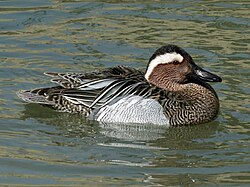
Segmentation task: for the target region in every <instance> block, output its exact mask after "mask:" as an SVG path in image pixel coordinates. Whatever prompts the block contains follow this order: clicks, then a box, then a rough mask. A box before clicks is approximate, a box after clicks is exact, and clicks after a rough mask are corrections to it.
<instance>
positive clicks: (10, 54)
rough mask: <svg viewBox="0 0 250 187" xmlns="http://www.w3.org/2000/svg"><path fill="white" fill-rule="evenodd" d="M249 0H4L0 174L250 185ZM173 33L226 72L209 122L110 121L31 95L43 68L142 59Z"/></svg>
mask: <svg viewBox="0 0 250 187" xmlns="http://www.w3.org/2000/svg"><path fill="white" fill-rule="evenodd" d="M249 12H250V3H249V2H248V1H236V0H235V1H217V0H209V1H184V0H183V1H178V2H176V1H167V2H166V1H123V3H119V1H116V0H113V1H108V0H103V1H100V2H96V1H89V2H85V1H80V0H77V1H76V0H67V1H55V0H50V1H49V0H44V1H39V0H29V1H28V0H26V1H22V2H20V1H18V0H7V1H3V0H0V75H1V76H0V79H1V82H0V109H1V110H0V123H1V125H0V133H1V135H0V150H1V151H0V185H9V186H16V185H23V186H27V185H47V186H53V185H54V186H79V185H81V186H83V185H86V186H91V185H93V186H217V185H220V186H228V185H231V186H249V184H250V169H249V168H250V157H249V156H250V149H249V146H250V144H249V141H250V139H249V134H250V132H249V122H250V117H249V116H250V115H249V114H250V109H249V108H250V99H249V93H250V83H249V82H250V80H249V75H250V73H249V70H250V63H249V62H250V60H249V59H250V55H249V51H250V39H249V34H250V27H249V25H250V14H249ZM167 43H174V44H177V45H179V46H181V47H183V48H185V49H186V50H187V51H188V52H189V53H190V54H191V55H192V56H193V58H194V59H195V61H196V63H197V64H199V65H200V66H201V67H204V68H206V69H208V70H209V71H211V72H214V73H216V74H219V75H220V76H221V77H222V78H223V82H222V83H218V84H213V87H214V88H215V90H216V91H217V93H218V95H219V97H220V101H221V110H220V114H219V116H218V118H217V119H216V120H215V121H213V122H211V123H209V124H203V125H196V126H188V127H176V128H170V129H167V128H164V127H157V126H142V125H137V126H136V125H132V124H128V125H118V124H117V125H113V126H110V125H105V124H98V123H97V122H94V121H87V120H85V119H83V118H80V117H79V116H78V115H70V114H65V113H58V112H54V111H52V110H50V109H48V108H44V107H41V106H39V105H27V104H25V103H24V102H22V101H21V100H20V99H18V98H17V96H16V95H15V92H16V91H18V90H19V89H30V88H34V87H43V86H49V85H52V84H51V83H49V78H47V77H46V76H44V75H43V72H46V71H56V72H66V71H70V72H82V71H91V70H94V69H97V68H100V69H102V68H105V67H110V66H114V65H117V64H120V65H128V66H132V67H135V68H142V69H143V68H145V67H146V65H147V61H148V58H149V57H150V56H151V54H152V53H153V52H154V50H155V49H157V48H158V47H160V46H162V45H165V44H167Z"/></svg>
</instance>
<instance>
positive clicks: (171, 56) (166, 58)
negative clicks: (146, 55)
mask: <svg viewBox="0 0 250 187" xmlns="http://www.w3.org/2000/svg"><path fill="white" fill-rule="evenodd" d="M183 59H184V58H183V56H181V55H180V54H178V53H176V52H174V53H165V54H164V55H160V56H157V57H156V58H155V59H153V60H152V61H151V62H150V63H149V65H148V69H147V72H146V74H145V78H146V79H147V80H148V79H149V76H150V75H151V73H152V72H153V70H154V68H155V67H156V66H158V65H159V64H168V63H171V62H173V61H176V60H177V61H179V62H182V61H183Z"/></svg>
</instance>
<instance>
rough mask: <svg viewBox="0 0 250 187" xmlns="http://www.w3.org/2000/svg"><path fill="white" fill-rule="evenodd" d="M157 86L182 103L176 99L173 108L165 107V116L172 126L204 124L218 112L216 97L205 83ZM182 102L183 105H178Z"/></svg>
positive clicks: (168, 83) (169, 83)
mask: <svg viewBox="0 0 250 187" xmlns="http://www.w3.org/2000/svg"><path fill="white" fill-rule="evenodd" d="M157 86H158V87H160V88H162V89H164V90H166V91H167V92H172V93H176V95H178V96H180V97H181V100H182V101H181V100H179V99H176V101H177V102H176V103H174V104H172V105H174V106H167V107H169V108H170V110H168V114H167V116H168V117H169V118H170V123H171V124H172V125H182V124H199V123H206V122H209V121H211V120H213V119H214V118H215V117H216V116H217V114H218V112H219V99H218V96H217V95H216V92H215V91H214V89H213V88H212V87H211V86H210V85H209V84H207V83H201V84H196V83H188V84H179V83H173V82H165V84H158V85H157ZM173 100H174V98H173ZM183 101H184V104H183V105H182V104H180V103H181V102H183ZM171 109H172V111H173V112H172V111H171Z"/></svg>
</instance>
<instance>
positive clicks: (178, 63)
mask: <svg viewBox="0 0 250 187" xmlns="http://www.w3.org/2000/svg"><path fill="white" fill-rule="evenodd" d="M145 78H146V79H147V81H148V82H149V83H151V84H153V85H155V86H158V87H160V88H163V89H166V90H169V91H178V90H179V89H181V88H182V85H184V84H188V83H196V84H200V85H203V83H204V82H221V81H222V79H221V78H220V77H219V76H217V75H215V74H212V73H210V72H208V71H205V70H203V69H202V68H200V67H199V66H197V65H196V64H195V63H194V61H193V59H192V57H191V56H190V55H189V54H188V53H187V52H186V51H185V50H183V49H182V48H180V47H178V46H176V45H166V46H163V47H161V48H159V49H158V50H156V51H155V53H154V54H153V55H152V57H151V58H150V59H149V63H148V67H147V70H146V73H145Z"/></svg>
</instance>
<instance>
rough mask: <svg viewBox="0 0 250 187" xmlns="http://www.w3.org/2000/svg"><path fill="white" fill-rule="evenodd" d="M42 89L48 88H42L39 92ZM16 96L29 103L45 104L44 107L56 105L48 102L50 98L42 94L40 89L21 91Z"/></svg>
mask: <svg viewBox="0 0 250 187" xmlns="http://www.w3.org/2000/svg"><path fill="white" fill-rule="evenodd" d="M42 89H46V88H41V89H39V90H40V91H41V90H42ZM16 94H17V96H18V97H19V98H21V99H22V100H24V101H25V102H28V103H39V104H43V105H54V104H55V103H54V101H50V100H48V97H46V95H44V94H41V92H39V91H38V89H36V90H20V91H18V92H17V93H16Z"/></svg>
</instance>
